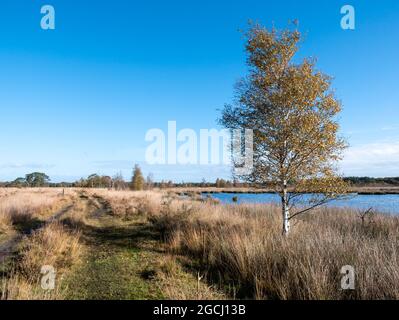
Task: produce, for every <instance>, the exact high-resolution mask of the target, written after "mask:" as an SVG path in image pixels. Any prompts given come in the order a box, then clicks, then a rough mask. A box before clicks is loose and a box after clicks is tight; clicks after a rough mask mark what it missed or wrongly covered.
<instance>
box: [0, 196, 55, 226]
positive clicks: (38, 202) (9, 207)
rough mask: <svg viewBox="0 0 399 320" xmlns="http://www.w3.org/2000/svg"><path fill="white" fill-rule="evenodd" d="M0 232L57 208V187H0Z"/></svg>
mask: <svg viewBox="0 0 399 320" xmlns="http://www.w3.org/2000/svg"><path fill="white" fill-rule="evenodd" d="M0 192H1V193H0V233H2V232H6V231H9V230H10V229H12V227H13V225H15V224H23V223H27V222H29V221H31V220H32V219H33V218H34V217H38V216H39V215H46V214H48V213H50V212H52V211H54V210H55V209H56V208H57V205H58V204H59V203H58V202H59V201H60V199H62V191H61V190H59V189H0Z"/></svg>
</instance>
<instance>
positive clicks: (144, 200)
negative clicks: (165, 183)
mask: <svg viewBox="0 0 399 320" xmlns="http://www.w3.org/2000/svg"><path fill="white" fill-rule="evenodd" d="M87 192H88V193H89V194H91V195H93V196H100V197H101V198H102V199H105V200H106V201H107V204H108V205H109V207H110V208H111V211H112V214H113V215H115V216H117V217H119V218H123V219H130V218H132V217H134V216H137V215H141V214H156V213H158V212H159V211H160V210H161V206H162V203H163V201H164V198H165V196H166V193H165V192H161V191H113V190H104V189H94V190H87Z"/></svg>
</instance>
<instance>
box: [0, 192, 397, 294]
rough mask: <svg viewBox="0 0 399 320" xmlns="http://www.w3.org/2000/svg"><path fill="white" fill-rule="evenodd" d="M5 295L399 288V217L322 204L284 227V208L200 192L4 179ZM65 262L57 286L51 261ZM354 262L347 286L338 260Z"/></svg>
mask: <svg viewBox="0 0 399 320" xmlns="http://www.w3.org/2000/svg"><path fill="white" fill-rule="evenodd" d="M0 194H1V199H0V202H1V206H0V221H1V223H0V226H1V227H0V230H1V231H0V252H1V271H0V272H1V285H0V288H1V289H0V290H1V295H0V296H1V297H2V298H3V299H161V298H170V299H220V298H222V299H224V298H237V299H239V298H257V299H385V298H394V299H397V298H399V273H398V270H399V263H398V261H399V259H398V254H399V249H398V248H399V219H398V218H397V217H392V216H384V215H379V214H371V213H370V214H361V212H357V211H354V210H346V209H331V208H330V209H326V208H318V209H316V210H314V211H313V212H312V213H311V214H309V215H304V216H302V217H300V218H298V219H297V220H296V221H295V228H293V229H292V232H291V233H290V236H289V237H282V235H281V226H280V215H279V210H280V209H279V207H278V206H273V205H245V204H241V205H237V204H235V205H228V206H226V205H222V204H219V203H217V201H214V200H212V199H202V198H201V197H198V196H197V195H196V194H195V193H192V194H188V196H187V194H186V195H185V196H184V197H183V196H181V195H180V193H178V192H173V191H167V190H159V189H157V190H152V191H110V190H107V189H68V190H67V192H63V191H62V189H56V188H53V189H51V188H46V189H0ZM44 265H50V266H53V267H54V268H55V269H56V282H55V283H56V287H55V289H54V290H43V289H42V288H41V279H42V276H43V275H42V274H41V273H40V271H41V268H42V267H43V266H44ZM345 265H351V266H353V267H354V269H355V271H356V280H355V284H356V287H355V290H342V289H341V287H340V285H341V277H342V276H343V275H342V274H341V273H340V270H341V268H342V267H343V266H345Z"/></svg>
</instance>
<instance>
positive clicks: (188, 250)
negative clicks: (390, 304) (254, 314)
mask: <svg viewBox="0 0 399 320" xmlns="http://www.w3.org/2000/svg"><path fill="white" fill-rule="evenodd" d="M152 221H153V222H154V224H155V225H156V226H157V228H158V230H159V231H160V232H161V233H162V234H163V237H164V239H165V241H166V242H167V244H168V246H169V250H170V251H171V252H173V253H176V254H180V255H185V256H190V257H192V258H194V259H197V260H198V262H199V266H200V267H201V268H202V272H203V273H204V274H206V275H207V278H208V281H209V282H211V283H218V284H220V286H222V287H225V288H226V287H230V288H233V290H232V291H231V292H230V293H231V294H233V295H236V296H237V297H239V298H257V299H386V298H392V299H398V298H399V259H398V258H399V219H398V218H396V217H388V216H382V215H377V216H375V217H374V218H372V219H368V220H366V221H365V222H364V223H362V221H361V219H360V218H359V217H358V216H357V214H356V212H354V211H349V210H338V209H320V210H318V211H316V212H314V213H313V214H310V215H308V216H304V218H303V219H302V220H299V221H297V222H296V225H295V226H294V227H293V229H292V233H291V234H290V236H289V237H288V238H284V237H283V236H282V235H281V225H280V224H281V221H280V211H279V208H278V207H275V206H265V205H234V206H221V205H214V204H209V203H189V202H186V201H175V202H174V203H172V204H170V205H169V206H168V207H167V208H164V209H163V210H161V212H160V213H159V214H156V215H153V216H152ZM345 265H351V266H353V267H354V268H355V271H356V289H355V290H353V291H351V290H349V291H344V290H341V289H340V283H341V277H342V275H341V274H340V270H341V267H342V266H345Z"/></svg>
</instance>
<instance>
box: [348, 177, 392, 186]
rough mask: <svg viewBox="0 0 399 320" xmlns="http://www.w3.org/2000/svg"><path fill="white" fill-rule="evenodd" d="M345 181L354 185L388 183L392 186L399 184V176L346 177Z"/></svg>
mask: <svg viewBox="0 0 399 320" xmlns="http://www.w3.org/2000/svg"><path fill="white" fill-rule="evenodd" d="M344 180H345V181H347V182H350V183H352V184H353V185H372V184H376V185H382V184H388V185H392V186H399V177H386V178H372V177H346V178H344Z"/></svg>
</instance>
